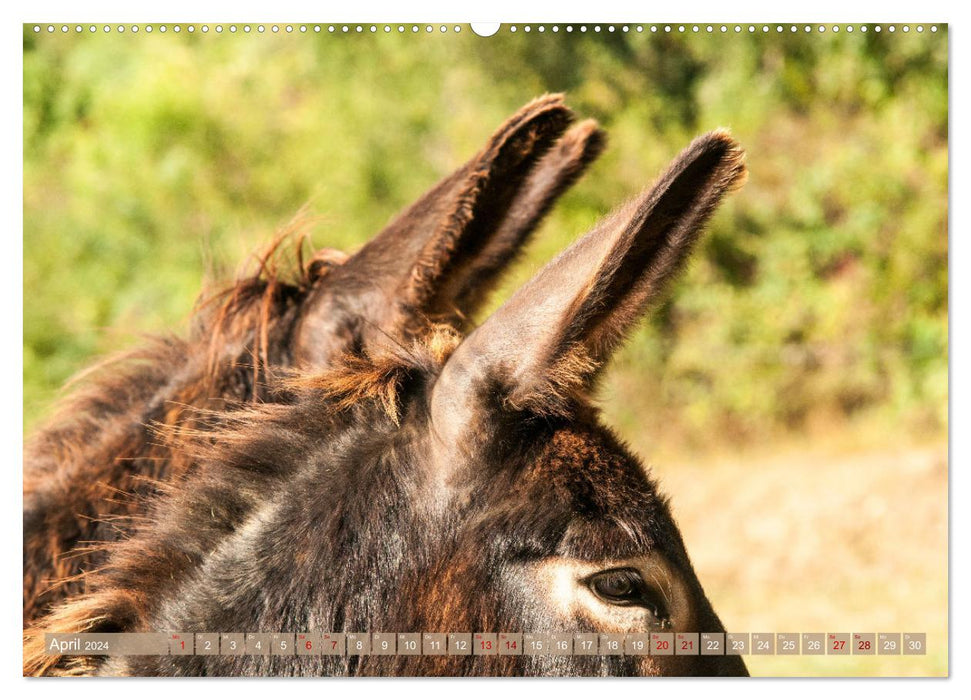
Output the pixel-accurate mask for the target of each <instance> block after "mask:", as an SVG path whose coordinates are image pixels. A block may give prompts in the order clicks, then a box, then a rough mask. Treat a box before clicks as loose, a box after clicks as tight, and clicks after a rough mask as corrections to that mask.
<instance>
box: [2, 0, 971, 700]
mask: <svg viewBox="0 0 971 700" xmlns="http://www.w3.org/2000/svg"><path fill="white" fill-rule="evenodd" d="M12 5H14V4H13V3H9V4H7V6H6V7H5V8H4V9H3V10H2V12H3V13H4V15H5V17H4V18H5V19H6V20H7V21H5V22H4V23H3V24H2V25H0V26H2V27H3V28H4V34H5V35H4V39H5V40H4V41H3V42H2V45H0V51H2V52H3V58H4V59H5V60H3V61H2V68H0V71H2V74H3V80H4V88H5V89H4V92H3V95H4V98H5V99H4V107H5V109H4V113H3V116H4V127H5V128H4V129H3V131H2V134H3V137H2V142H0V143H2V147H0V148H2V151H0V154H2V156H3V158H2V162H3V163H4V165H5V167H4V172H5V178H4V182H5V184H6V187H5V188H4V190H3V193H4V195H5V196H4V201H5V203H6V206H5V209H6V211H7V212H8V222H7V228H8V230H9V229H12V231H10V232H9V233H8V236H7V241H6V242H7V244H8V246H9V248H8V250H9V251H10V252H9V253H8V256H7V269H6V270H5V271H4V275H2V279H3V284H4V285H5V287H6V288H5V292H6V293H7V296H6V298H7V299H12V300H18V299H19V300H21V301H22V294H23V286H22V269H21V268H20V266H19V265H18V264H17V262H18V257H19V259H20V260H22V259H23V258H22V249H21V247H20V246H21V244H22V237H19V238H18V237H17V236H16V230H17V229H18V228H19V230H20V233H21V236H22V231H23V227H22V216H23V209H22V162H23V161H22V133H23V132H22V116H23V115H22V99H21V96H22V94H23V92H22V71H21V67H22V63H21V61H22V50H21V27H20V25H21V23H23V22H27V21H44V20H47V21H69V20H73V19H84V20H89V19H90V20H91V21H103V20H111V21H113V22H149V21H151V22H159V21H173V20H175V21H185V22H189V21H192V22H195V21H212V20H213V19H217V18H219V17H220V16H221V17H226V18H227V19H230V20H237V21H238V20H240V19H243V20H247V21H250V20H252V21H260V20H262V19H269V20H271V21H287V19H294V20H296V19H304V20H312V19H317V18H326V19H328V20H332V21H338V22H339V21H373V22H387V21H392V20H402V19H406V18H407V19H414V20H423V21H427V20H435V21H443V22H449V23H462V24H465V23H467V22H469V21H496V20H500V19H504V20H506V21H516V22H532V21H542V22H544V23H552V22H564V21H571V22H577V21H597V22H600V23H607V22H632V21H636V20H639V19H642V18H643V19H644V20H645V21H653V22H666V21H668V22H675V21H706V22H714V21H732V22H749V21H762V22H764V21H766V20H772V21H773V22H779V21H787V22H800V23H804V22H817V23H818V22H827V23H845V22H853V23H860V22H878V21H894V22H901V21H906V22H911V21H913V20H919V21H921V22H922V23H929V22H948V21H949V22H952V23H956V24H955V25H954V26H952V27H951V29H950V32H949V40H950V42H951V52H952V67H951V69H950V78H951V80H952V81H953V82H952V90H953V92H952V95H953V97H952V110H951V113H950V115H949V121H950V123H951V124H957V123H958V122H959V121H963V122H965V123H967V122H968V116H967V115H968V108H967V107H968V97H969V94H971V91H969V88H971V86H969V82H968V80H969V79H968V75H969V73H971V61H969V59H968V57H969V54H971V44H969V41H971V40H964V39H963V33H964V31H965V28H966V27H968V26H969V25H968V24H967V23H964V22H963V21H962V20H963V19H964V16H963V14H962V16H960V17H958V16H956V11H955V9H954V7H953V4H952V3H949V2H942V1H941V0H922V1H921V2H920V3H915V2H909V3H908V2H900V1H897V0H885V1H884V2H882V3H880V4H879V5H875V4H874V5H870V6H868V7H865V8H858V7H856V6H854V5H852V4H851V3H847V2H845V0H813V2H811V3H809V2H806V3H805V4H804V6H803V7H780V6H779V4H778V3H777V2H768V1H765V0H763V1H760V2H753V1H751V0H738V1H736V2H732V3H726V2H720V3H715V2H713V1H712V0H708V1H705V2H696V3H694V4H692V5H690V6H689V5H686V4H684V3H670V4H660V3H658V4H648V3H635V2H629V1H628V2H624V1H621V0H597V2H595V3H589V4H588V5H586V6H584V7H580V8H577V6H576V5H567V4H566V3H563V2H562V1H561V2H557V3H553V2H549V1H544V2H535V3H531V4H529V5H526V4H525V3H523V2H522V0H488V2H483V3H482V4H481V5H479V6H478V7H476V6H475V5H467V4H459V3H455V2H454V0H453V1H451V2H450V1H448V0H414V1H413V2H409V3H407V7H408V10H407V11H405V10H403V9H402V7H403V5H404V3H402V2H392V1H391V0H382V1H378V2H373V1H372V2H355V3H345V4H333V5H329V6H324V5H323V4H320V3H310V2H306V1H294V0H275V1H274V2H272V3H269V2H261V3H258V2H252V1H251V0H243V1H241V2H236V3H234V4H233V6H232V15H231V16H229V15H227V13H226V12H225V10H223V11H221V12H220V11H217V10H213V9H210V8H209V7H207V6H205V5H203V4H201V3H199V2H198V0H195V1H193V2H188V1H187V0H169V2H167V3H165V5H164V6H161V8H160V9H156V8H154V7H149V6H145V5H141V4H136V3H131V2H127V1H126V2H121V1H119V0H114V1H104V0H89V1H88V2H84V3H78V2H76V0H75V1H74V2H68V1H67V0H60V1H52V2H47V1H42V2H31V3H24V4H20V3H16V6H13V7H12ZM7 15H10V16H9V17H8V16H7ZM699 40H700V39H699ZM950 147H951V152H952V154H953V156H952V158H951V162H950V172H951V187H950V192H966V191H968V189H969V187H971V181H969V178H968V176H967V163H968V162H969V155H971V152H969V149H968V146H967V141H966V140H965V139H964V138H963V137H962V135H961V134H952V135H951V137H950ZM954 201H958V202H960V200H956V198H952V207H951V208H950V210H949V211H950V228H951V230H952V231H963V232H965V236H964V238H965V239H966V238H967V234H968V233H969V232H971V227H969V226H968V225H967V224H968V216H967V215H966V214H965V212H964V211H963V210H962V209H961V207H960V206H959V207H958V208H957V209H955V208H953V202H954ZM11 221H12V222H14V223H13V225H11ZM18 225H19V226H18ZM968 245H969V244H968V243H967V242H966V241H962V240H960V237H959V236H954V237H953V238H952V240H951V246H950V248H949V250H950V256H951V258H950V260H951V269H952V270H961V271H965V270H968V269H969V266H971V259H969V255H968ZM18 254H19V255H18ZM968 277H969V275H967V274H963V275H952V276H950V280H951V288H950V293H949V303H950V306H949V310H950V312H951V313H952V314H953V316H952V319H953V320H955V321H957V323H956V324H952V328H951V331H950V339H951V343H952V346H951V349H950V357H955V356H956V353H955V349H957V350H959V351H960V350H964V349H965V348H967V347H968V345H969V343H968V340H969V329H968V326H969V318H968V313H967V309H968V307H969V303H971V299H969V295H968V284H969V282H968V281H967V280H968ZM22 308H23V307H22V303H19V304H18V303H12V302H10V303H7V304H5V305H4V310H3V313H4V314H6V317H5V319H4V320H6V321H7V323H8V324H9V325H8V327H16V325H17V321H18V319H20V320H21V321H22V316H20V315H19V314H22ZM954 309H958V310H963V313H961V314H957V313H954V312H953V310H954ZM0 353H2V359H3V363H2V366H3V368H4V371H3V373H2V382H3V383H2V385H0V390H2V395H3V396H4V397H5V401H4V408H5V411H4V417H5V418H6V419H7V420H6V421H3V423H2V427H0V430H2V431H3V441H2V444H3V445H4V449H5V453H6V456H7V459H6V460H5V463H6V466H7V468H6V469H5V470H4V478H5V479H7V480H8V483H7V484H6V485H7V488H5V489H3V492H4V496H3V498H4V499H5V501H6V502H5V503H4V506H5V508H4V509H3V511H4V513H3V516H4V518H5V523H4V526H5V530H4V531H5V532H6V533H7V536H6V537H4V538H3V539H2V543H0V547H2V551H3V554H4V555H5V558H6V561H7V562H8V566H7V567H5V568H4V574H3V591H4V593H5V596H4V600H5V602H6V605H5V606H3V608H2V609H3V622H4V627H5V630H4V631H5V634H3V635H2V642H0V643H2V645H3V648H2V657H0V658H2V659H3V663H4V664H5V666H4V670H5V671H6V673H4V678H5V680H6V682H7V683H9V684H17V686H18V688H17V693H18V695H26V694H27V693H30V695H31V697H37V698H47V697H55V696H56V697H58V698H61V697H63V696H64V694H65V693H71V694H75V693H78V692H79V691H80V690H81V688H82V685H79V684H78V683H73V684H70V686H68V685H67V684H65V683H64V682H51V681H43V680H32V681H27V680H24V679H22V678H21V673H22V672H21V668H20V660H21V655H22V647H21V645H20V643H19V637H20V635H19V633H18V632H17V629H19V627H20V626H21V620H20V607H19V603H15V602H14V601H17V600H19V599H20V597H21V592H22V591H21V586H22V581H21V578H22V577H21V575H20V572H18V568H19V567H18V566H17V565H16V564H15V563H14V562H19V561H20V554H19V551H20V549H21V537H18V536H14V533H21V532H22V529H21V528H22V523H21V516H20V513H21V512H22V504H21V493H22V491H21V488H19V486H20V484H21V482H22V479H21V478H19V477H18V475H19V474H20V470H19V469H18V468H17V467H18V465H20V464H22V443H23V434H22V429H21V427H20V426H21V425H22V421H21V418H20V417H19V416H20V415H21V413H22V406H23V401H22V376H23V374H22V355H21V353H20V350H19V349H18V348H14V347H10V346H9V345H8V346H4V347H3V348H2V350H0ZM956 364H957V363H956ZM955 370H956V371H955ZM951 372H952V374H951V375H950V377H951V391H950V394H949V396H950V397H951V399H950V400H951V408H952V410H953V414H952V417H951V418H950V421H951V425H954V424H955V423H956V422H958V423H960V422H961V421H962V419H961V418H960V417H961V416H967V414H968V397H969V389H971V386H969V384H968V379H967V373H966V372H965V371H963V369H962V367H961V366H960V364H957V366H956V367H952V368H951ZM955 415H956V416H958V420H957V421H955V419H954V417H953V416H955ZM963 422H964V423H965V424H966V423H967V418H965V419H963ZM967 440H968V438H967V436H966V433H965V434H964V435H962V433H961V432H956V433H955V434H954V437H953V442H952V444H951V448H952V449H951V451H950V456H951V462H950V463H951V465H952V466H953V465H954V464H960V462H962V461H965V460H962V458H963V457H964V456H965V454H966V451H967V449H968V445H967ZM964 469H966V466H965V465H961V467H959V468H958V469H951V471H950V478H951V480H952V481H950V483H949V489H950V492H951V494H952V495H953V496H954V499H953V501H952V502H956V501H960V502H968V500H969V499H971V494H969V493H968V488H967V478H966V477H963V476H962V474H961V472H962V471H963V470H964ZM955 475H957V476H955ZM961 496H963V498H962V497H961ZM949 513H953V516H952V519H951V528H950V534H951V537H952V538H953V539H952V543H953V542H954V541H958V542H961V543H963V544H964V546H963V547H954V546H952V547H951V550H950V552H951V555H952V556H953V557H954V558H952V559H951V560H950V565H951V567H953V568H952V569H951V571H952V581H951V583H950V586H949V590H954V589H955V588H956V587H958V586H959V585H961V584H966V582H967V580H968V578H969V577H968V559H967V556H965V557H964V558H961V559H959V558H957V557H956V554H957V552H958V551H960V550H961V549H963V550H965V551H967V546H966V543H967V541H968V515H966V514H964V515H962V513H961V511H960V510H958V509H954V508H949ZM962 588H964V589H967V585H963V586H962ZM967 610H968V604H967V603H962V601H961V600H960V599H958V600H955V599H953V598H952V600H951V608H950V615H951V625H950V627H951V629H952V630H953V629H954V628H955V627H957V628H958V630H960V631H961V632H968V631H969V630H971V625H969V624H968V615H967ZM959 637H960V634H954V633H952V634H951V635H950V639H949V650H950V659H949V669H950V673H951V674H952V676H953V678H952V679H951V680H949V681H945V682H941V681H936V680H909V681H907V682H903V683H895V682H893V681H892V680H886V679H835V680H825V681H818V680H817V681H810V682H799V681H793V680H790V679H779V680H769V681H760V682H754V683H753V682H745V681H741V682H740V681H737V680H736V681H724V682H719V681H713V680H700V681H689V680H686V679H674V680H670V679H645V680H636V679H635V680H632V681H613V682H614V683H624V685H623V686H621V685H613V686H612V687H608V685H606V684H608V683H610V682H611V681H610V680H608V681H591V680H586V681H580V682H576V683H574V682H573V681H567V680H565V679H544V680H536V681H531V682H529V683H518V684H512V683H510V682H509V681H505V680H492V681H490V680H474V681H464V680H460V679H442V680H419V679H407V680H406V679H399V680H398V681H388V680H378V681H376V682H377V683H378V684H379V685H380V684H382V683H388V682H394V683H395V686H394V690H393V691H392V690H391V688H390V687H387V686H386V687H385V688H383V689H382V688H380V687H378V686H370V685H369V686H368V687H367V688H365V687H364V686H361V685H360V683H361V682H362V681H361V680H360V679H354V680H350V681H341V680H336V679H330V680H327V681H326V683H327V684H328V685H327V686H326V687H322V686H314V687H313V688H312V689H311V687H310V686H308V685H304V683H307V682H308V681H304V682H302V683H301V686H300V690H302V691H310V692H321V691H326V692H328V693H330V692H335V691H336V692H343V693H355V694H356V693H369V692H373V691H377V692H382V693H387V692H394V693H395V695H396V696H399V697H401V696H403V697H404V698H411V697H419V696H420V697H422V698H423V699H425V698H434V697H446V696H453V695H455V694H456V693H461V694H462V696H463V698H466V699H476V698H489V699H490V700H494V698H495V695H496V694H497V693H501V694H502V695H503V696H506V695H510V694H512V695H518V694H519V693H523V694H525V693H529V694H530V695H535V694H536V692H537V691H540V690H542V691H544V692H548V693H555V694H556V700H570V699H572V698H581V697H582V698H583V699H584V700H589V695H590V692H591V691H594V692H597V693H600V692H623V693H628V692H632V691H633V692H640V691H641V690H643V688H641V687H640V686H637V688H634V687H633V686H630V685H627V683H631V682H635V683H655V682H660V683H662V687H661V688H660V692H663V693H671V692H675V693H677V692H680V691H681V690H685V692H694V691H696V690H697V691H702V692H706V693H717V694H718V695H719V696H721V697H725V692H726V691H728V693H729V697H731V696H733V695H734V693H735V692H737V693H738V694H739V695H742V694H744V696H745V697H746V698H760V697H771V698H773V700H775V698H777V696H778V695H779V694H780V693H785V694H786V695H787V696H788V697H791V698H807V699H809V698H812V699H813V700H816V698H817V697H818V695H819V693H821V692H823V693H831V692H833V691H834V690H837V689H838V690H839V691H842V692H846V691H849V692H853V691H854V690H856V691H857V692H860V691H864V692H868V691H869V688H867V689H865V690H864V688H863V687H862V685H861V684H863V683H869V682H876V683H879V684H880V685H881V687H880V688H879V690H878V692H880V693H881V695H882V696H884V697H888V698H898V697H901V698H902V697H905V696H906V697H908V698H909V697H911V696H912V695H913V694H914V693H920V692H925V691H927V690H931V691H932V692H934V693H935V694H940V695H945V696H952V697H957V696H964V697H967V694H968V690H969V688H971V683H969V682H968V680H967V679H968V677H969V674H968V671H967V670H965V669H967V667H968V666H967V664H966V663H961V664H957V663H955V661H954V659H955V652H957V653H962V652H965V650H966V649H967V646H964V645H962V644H961V643H960V642H957V643H955V638H959ZM964 657H967V654H966V653H964ZM962 670H963V673H962ZM205 682H207V681H206V680H203V679H186V680H184V681H181V682H179V685H178V687H171V686H166V685H165V684H164V683H160V682H153V681H151V680H134V681H125V682H111V681H107V682H101V681H91V680H87V681H84V682H83V687H84V688H86V689H88V690H87V692H88V693H92V694H95V693H96V694H97V696H98V697H99V698H105V699H106V700H108V699H111V698H116V697H117V698H122V697H124V698H125V699H126V700H128V698H130V696H131V693H133V692H137V693H138V694H139V695H140V696H141V698H143V699H144V700H154V698H157V697H158V698H161V697H162V696H163V693H164V694H166V695H170V694H171V693H172V692H173V691H174V692H178V693H180V694H182V693H185V691H186V690H187V687H186V685H185V683H189V684H190V685H192V686H193V691H195V690H197V689H198V690H202V687H201V686H198V687H197V686H196V684H197V683H205ZM218 682H219V683H227V684H231V685H232V691H231V692H233V694H234V698H241V699H245V698H249V697H260V698H261V699H262V697H265V694H266V692H267V691H268V690H271V691H273V692H276V691H278V690H280V689H282V687H283V686H282V685H281V684H282V683H284V682H285V681H283V680H282V679H277V680H275V681H273V680H271V681H262V682H259V683H252V682H247V681H244V680H242V679H224V680H222V681H218ZM268 682H269V683H271V685H272V687H270V686H267V685H266V683H268ZM298 682H299V681H298ZM309 682H313V681H309ZM92 683H93V685H92ZM332 683H341V685H340V686H339V687H338V686H332V685H330V684H332ZM687 683H691V686H692V687H691V690H690V691H689V690H688V689H687V688H686V685H685V684H687ZM21 684H22V685H21ZM352 684H353V685H352ZM591 684H593V685H591ZM696 684H697V685H696ZM783 686H784V687H783ZM918 686H919V687H918ZM925 686H926V687H925ZM288 688H289V690H297V686H295V685H289V686H288ZM212 690H213V688H212V687H211V686H210V688H209V692H212ZM657 690H658V689H655V692H657ZM220 692H223V691H222V690H220Z"/></svg>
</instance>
